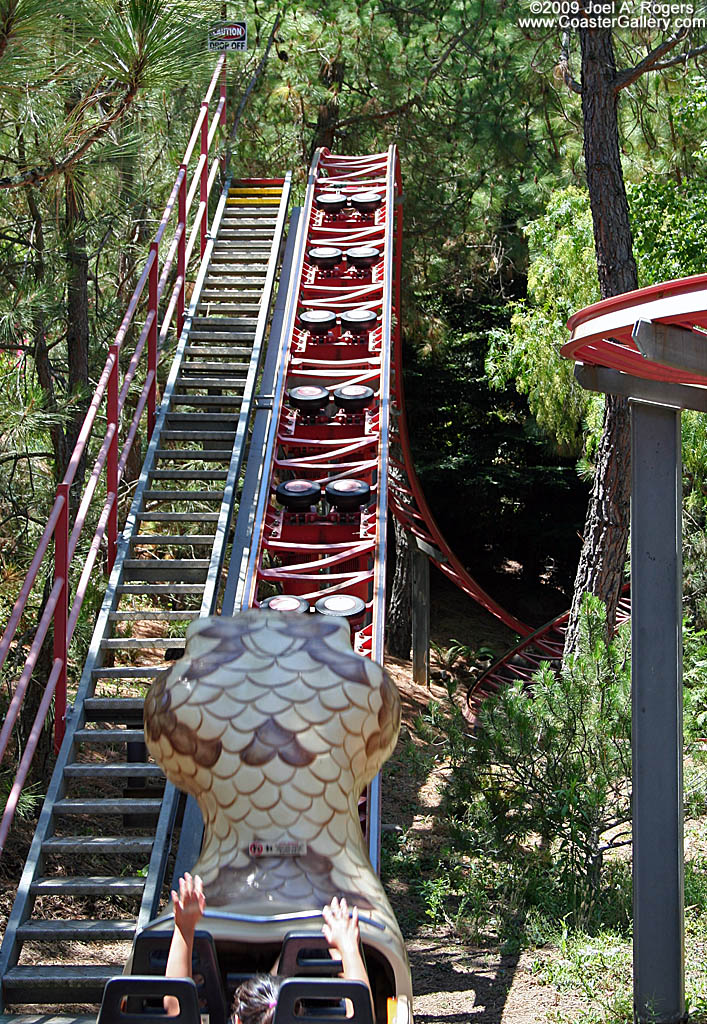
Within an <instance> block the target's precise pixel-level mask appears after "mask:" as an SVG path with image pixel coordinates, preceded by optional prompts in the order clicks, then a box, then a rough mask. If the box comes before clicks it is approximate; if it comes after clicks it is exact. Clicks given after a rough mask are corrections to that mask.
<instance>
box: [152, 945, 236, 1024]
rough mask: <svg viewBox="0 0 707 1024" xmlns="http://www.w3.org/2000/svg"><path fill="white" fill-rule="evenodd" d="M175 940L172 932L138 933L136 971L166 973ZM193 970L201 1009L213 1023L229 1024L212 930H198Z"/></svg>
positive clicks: (193, 955)
mask: <svg viewBox="0 0 707 1024" xmlns="http://www.w3.org/2000/svg"><path fill="white" fill-rule="evenodd" d="M171 941H172V932H156V931H146V932H142V933H141V934H140V935H138V937H137V938H136V939H135V946H134V949H133V964H132V969H133V971H134V972H135V973H136V974H142V975H148V974H153V975H154V974H156V975H163V974H164V972H165V967H166V966H167V954H168V953H169V944H170V942H171ZM191 973H192V977H193V978H194V981H195V983H196V987H197V991H198V994H199V1004H200V1006H201V1012H202V1013H208V1014H209V1022H210V1024H226V1022H227V1020H228V1011H227V1008H226V996H225V994H224V990H223V982H222V980H221V972H220V970H219V966H218V960H217V959H216V947H215V946H214V940H213V936H212V935H211V933H210V932H207V931H201V930H199V931H196V932H194V950H193V953H192V962H191Z"/></svg>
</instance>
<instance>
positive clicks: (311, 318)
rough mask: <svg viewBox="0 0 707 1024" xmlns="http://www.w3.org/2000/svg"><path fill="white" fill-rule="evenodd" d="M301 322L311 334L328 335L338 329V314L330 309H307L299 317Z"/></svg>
mask: <svg viewBox="0 0 707 1024" xmlns="http://www.w3.org/2000/svg"><path fill="white" fill-rule="evenodd" d="M299 322H300V326H301V327H303V328H304V329H305V330H306V331H309V333H310V334H326V333H327V332H328V331H332V330H333V329H334V328H335V327H336V313H332V311H331V310H330V309H305V310H304V312H303V313H300V315H299Z"/></svg>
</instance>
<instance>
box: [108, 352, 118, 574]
mask: <svg viewBox="0 0 707 1024" xmlns="http://www.w3.org/2000/svg"><path fill="white" fill-rule="evenodd" d="M110 354H111V355H112V356H113V360H114V361H113V366H112V368H111V371H110V376H109V378H108V399H107V415H108V430H111V429H112V431H113V436H112V437H111V439H110V444H109V447H108V457H107V460H106V491H107V494H106V500H107V501H110V500H111V496H112V499H113V504H112V505H111V508H110V512H109V513H108V572H109V573H110V572H112V570H113V564H114V562H115V551H116V547H117V544H118V373H119V356H120V346H119V345H111V347H110Z"/></svg>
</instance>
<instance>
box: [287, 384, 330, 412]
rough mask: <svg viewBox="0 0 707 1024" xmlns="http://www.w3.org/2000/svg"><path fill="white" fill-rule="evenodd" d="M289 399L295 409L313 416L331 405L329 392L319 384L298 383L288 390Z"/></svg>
mask: <svg viewBox="0 0 707 1024" xmlns="http://www.w3.org/2000/svg"><path fill="white" fill-rule="evenodd" d="M287 400H288V402H289V403H290V405H291V406H292V408H293V409H299V411H300V412H304V413H307V414H308V415H310V416H312V415H314V414H315V413H317V412H320V411H321V410H322V409H325V408H326V407H327V405H329V401H330V399H329V392H328V391H327V389H326V388H322V387H320V386H319V385H318V384H298V385H297V387H294V388H290V390H289V391H288V392H287Z"/></svg>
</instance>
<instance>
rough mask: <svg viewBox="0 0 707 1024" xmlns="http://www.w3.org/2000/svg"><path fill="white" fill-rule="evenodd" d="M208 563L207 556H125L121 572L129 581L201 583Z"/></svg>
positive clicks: (204, 577) (204, 579)
mask: <svg viewBox="0 0 707 1024" xmlns="http://www.w3.org/2000/svg"><path fill="white" fill-rule="evenodd" d="M209 564H210V561H209V559H208V558H126V559H125V561H124V562H123V574H124V578H125V579H126V580H130V581H134V580H162V581H163V582H168V581H171V580H174V581H175V582H178V581H179V580H182V581H183V582H185V583H201V582H205V581H206V574H207V572H208V570H209ZM104 642H107V641H104Z"/></svg>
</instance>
